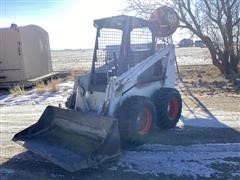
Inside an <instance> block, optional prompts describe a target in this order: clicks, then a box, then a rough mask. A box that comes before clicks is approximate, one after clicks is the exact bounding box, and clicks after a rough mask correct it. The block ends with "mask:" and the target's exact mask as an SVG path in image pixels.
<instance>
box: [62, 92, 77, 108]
mask: <svg viewBox="0 0 240 180" xmlns="http://www.w3.org/2000/svg"><path fill="white" fill-rule="evenodd" d="M75 103H76V92H74V93H72V94H71V95H70V96H69V97H68V98H67V101H66V102H65V106H66V107H67V108H68V109H74V108H75Z"/></svg>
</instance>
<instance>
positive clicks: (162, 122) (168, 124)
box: [152, 88, 182, 129]
mask: <svg viewBox="0 0 240 180" xmlns="http://www.w3.org/2000/svg"><path fill="white" fill-rule="evenodd" d="M152 97H153V102H154V104H155V107H156V113H157V122H156V124H157V126H158V127H160V128H162V129H170V128H173V127H175V126H176V124H177V123H178V121H179V118H180V117H181V113H182V98H181V95H180V93H179V92H178V90H176V89H173V88H162V89H159V90H157V91H156V92H155V93H154V94H153V96H152ZM173 98H175V99H174V100H175V101H177V102H176V104H177V107H175V109H176V110H175V113H174V116H173V117H174V118H173V117H170V116H169V107H168V106H169V103H170V102H171V101H172V100H173Z"/></svg>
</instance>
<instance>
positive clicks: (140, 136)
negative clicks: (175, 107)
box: [116, 96, 156, 145]
mask: <svg viewBox="0 0 240 180" xmlns="http://www.w3.org/2000/svg"><path fill="white" fill-rule="evenodd" d="M116 117H117V119H118V122H119V131H120V135H121V138H122V139H123V141H124V142H128V143H131V144H136V145H137V144H142V143H144V142H145V139H146V138H147V137H148V136H149V135H150V134H151V132H152V128H153V126H154V123H155V117H156V113H155V107H154V104H153V102H152V101H151V99H149V98H146V97H142V96H133V97H130V98H128V99H126V100H125V101H124V102H123V103H122V105H121V107H120V108H119V110H118V111H117V114H116Z"/></svg>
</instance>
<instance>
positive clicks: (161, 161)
mask: <svg viewBox="0 0 240 180" xmlns="http://www.w3.org/2000/svg"><path fill="white" fill-rule="evenodd" d="M227 157H232V158H236V157H240V144H239V143H235V144H199V145H191V146H171V145H160V144H146V145H143V146H140V147H139V148H137V149H136V150H134V151H124V152H123V155H122V156H121V158H120V160H119V162H118V163H117V165H116V166H113V167H112V168H110V169H111V170H113V171H114V170H122V171H124V172H132V173H137V174H150V175H154V176H159V175H160V174H165V175H177V176H183V175H185V176H191V177H193V178H197V177H198V176H201V177H211V175H212V174H215V173H221V172H219V171H218V170H216V169H214V168H213V167H212V165H213V164H220V163H225V164H228V165H231V166H237V165H240V162H237V161H229V160H227V161H226V160H225V158H227ZM239 173H240V170H238V171H237V170H236V172H233V174H235V175H236V176H237V175H238V174H239Z"/></svg>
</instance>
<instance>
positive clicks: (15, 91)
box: [9, 85, 26, 96]
mask: <svg viewBox="0 0 240 180" xmlns="http://www.w3.org/2000/svg"><path fill="white" fill-rule="evenodd" d="M9 92H10V93H11V94H12V95H13V96H22V95H25V94H26V92H25V89H24V87H23V86H20V85H17V86H14V87H13V88H11V89H9Z"/></svg>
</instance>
